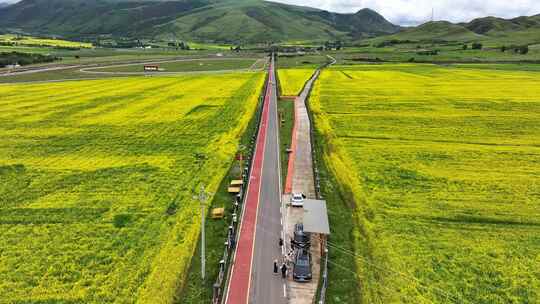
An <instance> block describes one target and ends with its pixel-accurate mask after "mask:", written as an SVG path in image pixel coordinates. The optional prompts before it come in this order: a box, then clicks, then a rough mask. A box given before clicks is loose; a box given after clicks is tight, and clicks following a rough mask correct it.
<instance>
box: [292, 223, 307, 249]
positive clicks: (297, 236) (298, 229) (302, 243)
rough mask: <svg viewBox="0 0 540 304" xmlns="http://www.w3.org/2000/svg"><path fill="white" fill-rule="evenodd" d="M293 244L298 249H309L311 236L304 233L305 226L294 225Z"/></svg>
mask: <svg viewBox="0 0 540 304" xmlns="http://www.w3.org/2000/svg"><path fill="white" fill-rule="evenodd" d="M292 244H293V246H294V247H297V248H309V245H310V234H309V233H308V232H305V231H304V225H303V224H295V225H294V237H293V239H292Z"/></svg>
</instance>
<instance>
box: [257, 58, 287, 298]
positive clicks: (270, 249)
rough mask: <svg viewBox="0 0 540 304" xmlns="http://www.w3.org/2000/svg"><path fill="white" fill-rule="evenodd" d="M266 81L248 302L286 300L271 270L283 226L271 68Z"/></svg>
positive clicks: (282, 282)
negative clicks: (265, 122)
mask: <svg viewBox="0 0 540 304" xmlns="http://www.w3.org/2000/svg"><path fill="white" fill-rule="evenodd" d="M272 66H273V64H272ZM269 85H270V89H269V91H268V92H269V95H270V99H269V101H270V103H269V115H268V128H267V134H266V143H265V150H264V161H263V167H262V176H261V190H260V194H259V209H258V212H257V224H256V228H255V229H256V230H255V231H256V232H255V246H254V254H253V260H252V271H251V283H250V288H249V303H250V304H281V303H283V304H285V303H287V300H286V288H285V280H284V279H282V278H281V275H275V274H274V273H273V261H274V260H275V259H278V260H280V258H281V256H282V252H281V248H280V247H279V245H278V242H279V238H280V236H281V233H282V230H283V227H282V222H281V177H280V174H281V170H280V167H279V166H280V159H279V157H280V154H279V133H278V132H279V129H278V128H279V126H278V115H277V91H276V83H275V69H271V71H270V75H269Z"/></svg>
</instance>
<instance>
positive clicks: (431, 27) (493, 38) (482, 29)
mask: <svg viewBox="0 0 540 304" xmlns="http://www.w3.org/2000/svg"><path fill="white" fill-rule="evenodd" d="M392 39H396V40H412V41H433V40H444V41H459V42H473V41H480V42H481V41H487V42H491V43H493V44H495V45H508V44H538V43H540V15H535V16H530V17H518V18H513V19H503V18H496V17H485V18H478V19H474V20H473V21H471V22H468V23H458V24H453V23H450V22H447V21H435V22H428V23H425V24H422V25H420V26H417V27H412V28H406V29H403V30H401V31H400V32H399V33H396V34H393V35H389V36H383V37H378V38H376V39H375V40H379V41H380V40H392Z"/></svg>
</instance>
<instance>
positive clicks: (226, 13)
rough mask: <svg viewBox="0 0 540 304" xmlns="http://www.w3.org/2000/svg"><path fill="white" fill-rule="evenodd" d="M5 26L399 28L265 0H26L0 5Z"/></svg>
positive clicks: (193, 33) (328, 33) (371, 16)
mask: <svg viewBox="0 0 540 304" xmlns="http://www.w3.org/2000/svg"><path fill="white" fill-rule="evenodd" d="M0 28H9V29H13V30H20V31H25V32H28V33H31V34H56V35H62V36H65V37H81V36H96V35H101V34H112V35H114V36H121V37H137V38H169V39H172V38H177V39H184V40H195V41H205V42H234V43H241V42H242V43H254V42H269V41H305V40H328V39H332V40H334V39H359V38H362V37H372V36H376V35H382V34H391V33H395V32H397V31H398V30H399V27H398V26H395V25H393V24H391V23H390V22H388V21H387V20H386V19H384V17H382V16H381V15H379V14H377V13H376V12H374V11H372V10H369V9H364V10H361V11H359V12H357V13H355V14H338V13H332V12H327V11H323V10H319V9H314V8H309V7H300V6H293V5H285V4H280V3H274V2H267V1H263V0H23V1H21V2H19V3H16V4H14V5H11V6H8V7H4V8H1V9H0Z"/></svg>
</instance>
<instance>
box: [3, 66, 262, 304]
mask: <svg viewBox="0 0 540 304" xmlns="http://www.w3.org/2000/svg"><path fill="white" fill-rule="evenodd" d="M263 82H264V74H263V73H231V74H221V75H197V76H195V75H191V76H177V77H152V78H146V77H131V78H122V79H104V80H88V81H71V82H60V83H47V84H32V85H24V84H15V85H0V96H2V98H1V99H0V138H2V142H1V143H0V295H1V297H0V303H152V304H154V303H173V301H174V297H175V295H176V294H177V291H178V289H179V288H180V287H181V286H182V284H183V280H184V278H185V274H186V272H187V269H188V267H189V263H190V260H191V257H192V254H193V252H194V249H195V246H196V240H197V239H198V235H199V226H200V207H199V202H198V201H194V199H193V195H194V194H193V193H194V192H193V191H194V189H199V186H200V185H201V184H205V185H206V187H207V188H206V189H207V191H209V192H210V193H215V191H216V189H217V187H218V186H219V184H220V182H221V179H222V178H223V177H224V176H225V174H226V172H227V171H228V169H229V168H230V165H231V163H232V161H233V158H234V157H233V156H234V154H235V152H236V149H237V146H238V140H239V138H240V135H241V134H242V132H243V131H244V130H245V128H246V127H247V124H248V122H249V121H250V119H251V117H252V115H253V114H254V112H255V109H256V105H257V101H258V97H259V94H260V92H261V88H262V85H263ZM202 88H204V89H202ZM210 199H211V197H210Z"/></svg>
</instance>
